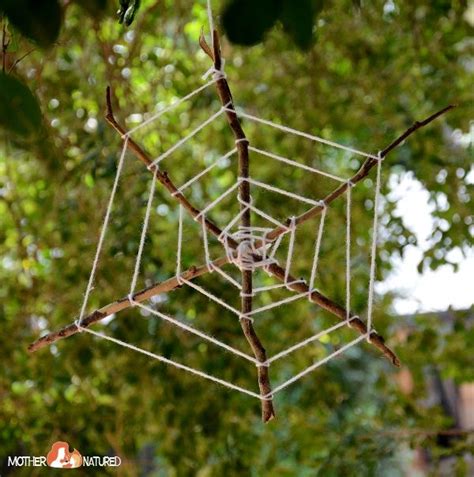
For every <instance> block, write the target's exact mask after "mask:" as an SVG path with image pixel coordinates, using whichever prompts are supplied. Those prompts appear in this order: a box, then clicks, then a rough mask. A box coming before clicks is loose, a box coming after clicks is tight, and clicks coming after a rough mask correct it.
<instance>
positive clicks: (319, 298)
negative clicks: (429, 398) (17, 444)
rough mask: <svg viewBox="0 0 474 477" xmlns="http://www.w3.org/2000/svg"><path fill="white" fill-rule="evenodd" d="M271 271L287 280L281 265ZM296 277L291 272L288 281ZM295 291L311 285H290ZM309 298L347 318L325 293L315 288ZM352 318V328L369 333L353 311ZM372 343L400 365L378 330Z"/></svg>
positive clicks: (372, 333) (304, 291) (307, 289)
mask: <svg viewBox="0 0 474 477" xmlns="http://www.w3.org/2000/svg"><path fill="white" fill-rule="evenodd" d="M268 271H269V273H271V274H272V275H273V276H274V277H276V278H278V279H280V280H282V281H284V280H285V269H284V268H282V267H280V266H279V265H277V264H271V265H269V267H268ZM295 281H296V278H295V277H293V276H292V275H291V274H289V275H288V282H290V283H291V282H295ZM289 288H291V289H292V290H293V291H295V292H298V293H309V291H310V290H309V287H308V285H307V284H306V283H304V282H296V283H293V284H291V285H289ZM308 299H309V300H310V301H311V302H312V303H315V304H316V305H319V306H320V307H321V308H323V309H325V310H326V311H329V312H330V313H332V314H333V315H335V316H337V317H338V318H339V319H340V320H341V321H345V320H346V319H347V314H346V310H345V309H344V307H342V306H340V305H338V304H337V303H335V302H334V301H332V300H329V299H328V298H327V297H325V296H324V295H323V294H321V293H319V292H318V291H316V290H313V291H312V292H311V294H310V295H309V297H308ZM350 318H352V320H351V322H350V328H353V329H354V330H357V331H358V332H359V333H360V334H361V335H365V334H367V327H366V325H365V323H364V322H363V321H362V320H360V319H359V318H358V317H357V318H355V315H353V314H352V313H351V314H350ZM370 344H372V345H373V346H375V347H376V348H378V349H379V350H380V351H381V352H382V353H383V355H384V356H386V357H387V358H388V359H389V361H390V362H391V363H392V364H393V365H394V366H400V360H399V359H398V357H397V355H396V354H395V353H394V352H393V351H392V350H391V349H390V348H389V347H388V346H387V345H386V344H385V340H384V339H383V337H382V336H380V335H379V334H378V333H377V332H376V331H372V332H371V333H370Z"/></svg>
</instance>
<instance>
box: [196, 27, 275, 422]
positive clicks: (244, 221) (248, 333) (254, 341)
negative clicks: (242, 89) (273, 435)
mask: <svg viewBox="0 0 474 477" xmlns="http://www.w3.org/2000/svg"><path fill="white" fill-rule="evenodd" d="M212 34H213V47H214V51H213V52H212V56H211V55H210V57H211V59H212V60H213V62H214V68H215V70H216V72H217V73H218V72H220V70H221V66H222V58H221V51H220V42H219V35H218V33H217V31H216V30H214V31H213V32H212ZM199 43H200V45H201V47H203V50H204V51H205V52H206V53H207V54H208V55H209V54H210V52H211V49H210V48H209V46H207V44H206V40H205V39H204V36H202V35H201V38H200V41H199ZM216 87H217V94H218V95H219V99H220V101H221V104H222V106H226V118H227V121H228V123H229V126H230V129H231V130H232V133H233V135H234V138H235V141H236V147H237V151H238V159H239V177H245V178H248V177H249V170H250V161H249V143H248V141H247V137H246V136H245V133H244V130H243V129H242V125H241V124H240V120H239V118H238V117H237V114H236V112H235V108H234V104H233V100H232V93H231V91H230V87H229V84H228V82H227V80H226V79H225V77H221V78H220V79H219V80H218V81H217V82H216ZM239 197H240V199H241V200H242V201H243V202H244V203H247V204H249V203H250V184H249V182H248V181H242V182H241V183H240V185H239ZM240 210H241V211H243V213H242V217H241V225H242V226H243V227H250V224H251V219H250V210H249V209H248V208H247V207H246V206H245V205H244V204H243V203H241V204H240ZM252 291H253V287H252V270H242V298H241V310H242V313H244V314H246V313H250V312H251V311H252ZM240 326H241V327H242V331H243V333H244V335H245V338H246V339H247V342H248V343H249V345H250V348H251V349H252V352H253V354H254V356H255V358H256V359H258V360H259V361H260V362H262V363H264V362H265V361H266V360H267V353H266V351H265V348H264V347H263V345H262V342H261V341H260V339H259V337H258V335H257V333H256V332H255V328H254V327H253V324H252V320H251V319H246V318H242V319H240ZM257 373H258V386H259V388H260V394H261V395H262V396H266V395H270V393H271V390H272V388H271V385H270V376H269V372H268V367H267V366H258V367H257ZM261 405H262V421H263V422H268V421H270V420H271V419H273V418H274V417H275V410H274V407H273V402H272V400H270V399H262V401H261Z"/></svg>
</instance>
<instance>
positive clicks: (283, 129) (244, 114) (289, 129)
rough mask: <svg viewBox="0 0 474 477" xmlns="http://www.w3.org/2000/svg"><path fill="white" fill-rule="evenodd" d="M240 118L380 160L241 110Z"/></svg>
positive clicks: (371, 155)
mask: <svg viewBox="0 0 474 477" xmlns="http://www.w3.org/2000/svg"><path fill="white" fill-rule="evenodd" d="M239 116H242V117H243V118H247V119H250V120H251V121H255V122H258V123H261V124H266V125H267V126H271V127H273V128H276V129H279V130H280V131H284V132H286V133H290V134H295V135H296V136H301V137H304V138H306V139H310V140H311V141H315V142H320V143H322V144H326V145H327V146H332V147H335V148H337V149H343V150H345V151H348V152H351V153H352V154H358V155H360V156H364V157H368V158H370V159H376V160H377V159H378V156H374V155H373V154H368V153H367V152H362V151H359V150H357V149H354V148H352V147H349V146H344V145H342V144H339V143H337V142H334V141H329V140H328V139H323V138H322V137H319V136H314V135H313V134H308V133H306V132H303V131H298V130H297V129H293V128H290V127H288V126H282V125H281V124H277V123H274V122H272V121H268V120H267V119H261V118H258V117H257V116H253V115H251V114H248V113H245V112H243V111H241V110H239Z"/></svg>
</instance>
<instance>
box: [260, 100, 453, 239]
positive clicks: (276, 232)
mask: <svg viewBox="0 0 474 477" xmlns="http://www.w3.org/2000/svg"><path fill="white" fill-rule="evenodd" d="M455 107H456V105H454V104H450V105H449V106H446V107H445V108H443V109H441V110H440V111H438V112H436V113H434V114H432V115H431V116H429V117H428V118H426V119H425V120H423V121H416V122H415V123H414V124H413V125H412V126H410V127H409V128H408V129H407V130H406V131H405V132H404V133H403V134H402V135H401V136H399V137H398V138H397V139H395V141H393V142H392V143H391V144H390V145H388V146H387V147H386V148H385V149H384V150H383V151H381V153H380V156H381V157H382V158H385V157H386V156H387V154H388V153H389V152H391V151H393V149H395V148H396V147H397V146H399V145H400V144H401V143H402V142H403V141H404V140H405V139H406V138H407V137H408V136H410V135H411V134H413V133H414V132H415V131H417V130H418V129H420V128H421V127H423V126H426V125H427V124H429V123H431V122H432V121H434V120H435V119H436V118H438V117H439V116H441V115H442V114H444V113H446V112H447V111H449V110H450V109H453V108H455ZM376 164H377V161H376V160H375V159H371V158H369V159H367V160H366V161H365V162H364V164H362V166H361V168H360V169H359V170H358V171H357V172H356V173H355V174H354V175H353V176H352V177H351V178H350V179H349V181H348V182H344V184H341V185H340V186H339V187H337V188H336V189H334V190H333V191H332V192H331V193H330V194H328V195H327V196H326V197H325V198H324V203H325V204H326V205H329V204H330V203H331V202H333V201H334V200H336V199H337V198H338V197H340V196H341V195H342V194H344V192H346V190H347V188H348V187H349V182H351V183H352V184H357V183H358V182H360V181H361V180H362V179H364V178H365V177H367V176H368V175H369V172H370V170H371V169H372V168H373V167H374V166H375V165H376ZM322 210H323V207H322V206H319V205H316V206H314V207H312V208H311V209H309V210H307V211H306V212H304V213H303V214H301V215H299V216H298V217H296V219H295V225H301V224H303V223H304V222H307V221H308V220H310V219H312V218H314V217H316V216H317V215H319V214H320V213H321V212H322ZM290 220H291V219H290V218H288V219H286V221H285V222H283V223H284V224H285V225H289V224H290ZM286 231H287V229H286V228H283V227H276V228H274V229H273V230H272V231H271V232H269V233H268V234H267V236H266V239H267V241H268V240H270V241H271V240H276V239H277V238H278V237H279V236H280V235H282V234H284V233H285V232H286Z"/></svg>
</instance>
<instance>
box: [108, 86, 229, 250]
mask: <svg viewBox="0 0 474 477" xmlns="http://www.w3.org/2000/svg"><path fill="white" fill-rule="evenodd" d="M106 100H107V113H106V116H105V119H106V120H107V122H108V123H109V124H110V125H111V126H112V127H113V128H114V129H115V130H116V131H117V132H118V133H119V134H120V135H121V136H122V137H125V135H126V130H125V129H124V128H123V127H122V126H121V125H120V124H119V123H118V122H117V121H116V119H115V116H114V113H113V108H112V99H111V89H110V86H107V92H106ZM127 147H128V149H130V150H131V151H132V152H133V153H134V154H135V156H136V157H138V159H140V160H141V161H142V162H143V163H144V164H145V165H146V166H147V168H148V169H149V170H150V171H151V172H152V173H156V179H157V180H158V181H159V182H160V183H161V184H162V185H163V186H164V187H165V188H166V190H167V191H168V192H169V193H170V194H171V195H172V197H175V198H176V200H177V201H178V202H179V203H180V204H181V205H182V206H183V207H184V208H185V209H186V210H187V211H188V212H189V213H190V214H191V216H192V217H193V218H195V217H197V216H198V215H200V210H199V209H197V208H196V207H194V206H193V205H192V204H191V203H190V202H189V201H188V199H186V197H184V195H183V194H182V193H181V192H180V191H178V188H177V187H176V186H175V185H174V183H173V182H172V181H171V179H170V178H169V176H168V174H167V172H166V171H162V170H160V169H159V167H158V166H155V165H153V161H152V160H151V159H150V156H149V155H148V154H147V153H146V152H145V151H144V150H143V149H142V148H141V147H140V146H139V145H138V144H137V143H136V142H135V141H134V140H133V139H132V138H131V137H129V138H128V141H127ZM199 221H201V219H199ZM204 223H205V227H206V229H207V231H208V232H210V233H211V234H212V235H214V236H215V237H219V235H220V234H221V233H222V230H221V229H220V228H219V227H218V226H217V225H216V224H215V223H214V222H212V221H211V220H209V219H208V218H207V217H204ZM229 245H230V246H231V247H233V248H235V247H237V242H236V241H235V240H233V239H232V237H229Z"/></svg>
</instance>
